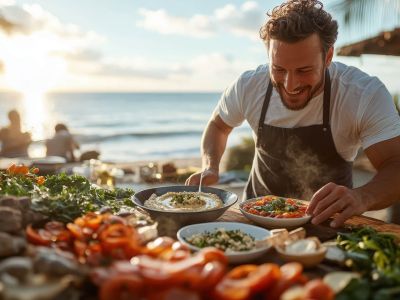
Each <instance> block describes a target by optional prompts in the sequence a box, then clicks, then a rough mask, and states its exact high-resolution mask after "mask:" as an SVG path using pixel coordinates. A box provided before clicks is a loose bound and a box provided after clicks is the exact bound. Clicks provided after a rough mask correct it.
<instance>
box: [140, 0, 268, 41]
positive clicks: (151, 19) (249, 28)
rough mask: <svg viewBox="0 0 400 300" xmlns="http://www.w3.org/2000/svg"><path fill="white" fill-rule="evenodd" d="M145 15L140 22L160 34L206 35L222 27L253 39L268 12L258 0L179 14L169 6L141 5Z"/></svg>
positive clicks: (198, 36) (199, 36)
mask: <svg viewBox="0 0 400 300" xmlns="http://www.w3.org/2000/svg"><path fill="white" fill-rule="evenodd" d="M139 14H140V15H141V16H142V17H143V19H142V20H140V21H138V22H137V23H136V24H137V26H139V27H141V28H144V29H147V30H150V31H154V32H158V33H160V34H176V35H184V36H191V37H195V38H206V37H210V36H213V35H215V34H216V33H217V32H218V31H220V30H225V31H228V32H230V33H232V34H235V35H238V36H245V37H248V38H251V39H256V38H257V37H258V29H259V28H260V26H261V25H262V23H263V18H264V12H263V11H262V10H261V9H260V7H259V6H258V4H257V2H254V1H247V2H245V3H244V4H242V5H241V6H240V7H236V6H235V5H233V4H228V5H225V6H224V7H221V8H217V9H216V10H214V12H213V13H212V14H211V15H209V16H207V15H193V16H191V17H186V18H185V17H177V16H173V15H170V14H168V12H166V11H165V10H148V9H144V8H141V9H139Z"/></svg>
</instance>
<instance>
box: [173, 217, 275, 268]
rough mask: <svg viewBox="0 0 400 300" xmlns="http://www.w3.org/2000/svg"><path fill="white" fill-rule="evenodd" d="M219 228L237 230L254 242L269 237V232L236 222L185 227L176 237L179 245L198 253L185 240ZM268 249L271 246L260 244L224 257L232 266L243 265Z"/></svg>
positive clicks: (229, 253) (227, 253)
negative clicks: (252, 238)
mask: <svg viewBox="0 0 400 300" xmlns="http://www.w3.org/2000/svg"><path fill="white" fill-rule="evenodd" d="M219 228H223V229H225V230H237V229H239V230H241V231H242V232H244V233H246V234H248V235H251V236H252V237H254V239H255V240H256V241H257V240H266V238H267V237H269V236H271V233H270V232H269V230H266V229H264V228H261V227H258V226H254V225H249V224H244V223H236V222H210V223H200V224H193V225H188V226H185V227H183V228H181V229H180V230H179V231H178V233H177V237H178V240H179V241H180V242H181V243H183V244H185V245H187V246H188V247H189V248H190V249H192V250H194V251H198V250H200V248H198V247H196V246H193V245H192V244H190V243H188V242H187V241H186V238H189V237H191V236H192V235H194V234H198V233H205V232H206V231H208V232H213V231H215V230H217V229H219ZM270 247H271V246H270V245H269V244H268V243H262V246H259V247H257V248H255V249H252V250H249V251H240V252H225V255H226V257H227V258H228V261H229V262H230V263H232V264H238V263H244V262H248V261H252V260H254V259H256V258H259V257H261V256H262V255H263V254H264V253H266V252H267V251H268V249H269V248H270Z"/></svg>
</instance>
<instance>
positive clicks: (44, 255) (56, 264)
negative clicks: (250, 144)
mask: <svg viewBox="0 0 400 300" xmlns="http://www.w3.org/2000/svg"><path fill="white" fill-rule="evenodd" d="M36 251H37V252H36V255H35V256H34V258H33V266H34V270H35V271H36V272H38V273H45V274H47V275H50V276H64V275H67V274H70V275H81V274H82V269H81V268H80V265H79V264H78V262H77V261H76V260H75V258H73V257H72V258H69V257H67V256H65V255H67V254H65V255H63V254H61V253H58V252H57V251H56V250H55V249H51V248H47V247H36Z"/></svg>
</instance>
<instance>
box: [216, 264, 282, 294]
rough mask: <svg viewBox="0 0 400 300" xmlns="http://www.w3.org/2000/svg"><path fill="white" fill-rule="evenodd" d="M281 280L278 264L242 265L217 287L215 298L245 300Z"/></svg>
mask: <svg viewBox="0 0 400 300" xmlns="http://www.w3.org/2000/svg"><path fill="white" fill-rule="evenodd" d="M279 278H280V270H279V267H278V265H276V264H263V265H260V266H257V265H241V266H238V267H236V268H234V269H233V270H232V271H230V272H229V273H228V274H227V275H226V276H225V277H224V278H223V279H222V280H221V281H220V282H219V283H218V284H217V286H216V287H215V296H216V298H217V299H221V300H245V299H250V298H251V296H252V295H254V294H256V293H258V292H260V291H262V290H265V289H268V288H269V287H270V286H271V285H273V284H275V282H276V281H277V280H278V279H279Z"/></svg>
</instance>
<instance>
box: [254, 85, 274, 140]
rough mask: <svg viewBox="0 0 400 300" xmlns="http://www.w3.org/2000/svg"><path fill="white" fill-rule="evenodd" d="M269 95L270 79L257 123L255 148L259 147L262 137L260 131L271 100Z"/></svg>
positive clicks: (270, 91)
mask: <svg viewBox="0 0 400 300" xmlns="http://www.w3.org/2000/svg"><path fill="white" fill-rule="evenodd" d="M271 94H272V82H271V79H270V80H269V82H268V88H267V92H266V93H265V98H264V104H263V107H262V109H261V116H260V121H259V122H258V129H257V147H259V146H260V142H259V141H260V136H261V135H262V130H263V126H264V120H265V116H266V114H267V109H268V105H269V101H270V100H271Z"/></svg>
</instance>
